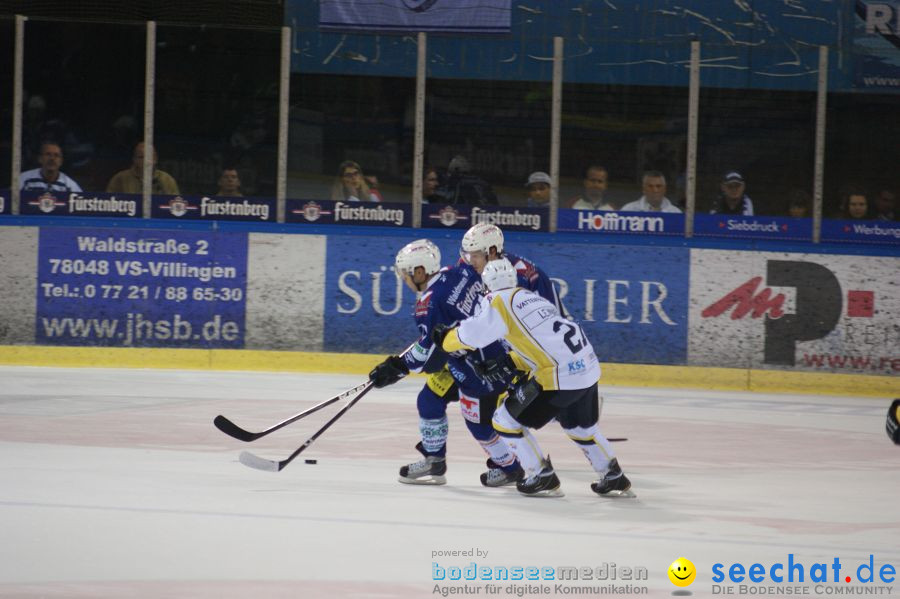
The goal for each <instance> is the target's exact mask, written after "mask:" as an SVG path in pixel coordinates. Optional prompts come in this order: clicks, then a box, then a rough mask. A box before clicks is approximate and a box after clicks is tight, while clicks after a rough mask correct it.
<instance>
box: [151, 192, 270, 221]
mask: <svg viewBox="0 0 900 599" xmlns="http://www.w3.org/2000/svg"><path fill="white" fill-rule="evenodd" d="M137 197H138V199H140V196H137ZM151 216H152V217H153V218H180V219H188V220H242V221H253V222H260V221H262V222H267V223H274V222H276V221H277V220H278V210H277V209H276V203H275V199H274V198H244V197H237V198H235V197H227V198H225V197H218V196H213V197H210V196H197V195H177V196H162V195H160V196H156V195H155V196H153V209H152V215H151Z"/></svg>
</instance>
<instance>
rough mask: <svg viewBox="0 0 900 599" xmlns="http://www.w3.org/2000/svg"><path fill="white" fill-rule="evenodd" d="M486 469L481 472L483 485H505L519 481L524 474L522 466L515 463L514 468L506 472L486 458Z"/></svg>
mask: <svg viewBox="0 0 900 599" xmlns="http://www.w3.org/2000/svg"><path fill="white" fill-rule="evenodd" d="M487 467H488V471H487V472H483V473H482V474H481V484H483V485H484V486H485V487H505V486H507V485H512V484H515V483H517V482H519V481H520V480H521V479H522V477H524V476H525V471H524V470H522V467H521V466H519V465H518V464H516V469H515V470H514V471H512V472H506V471H505V470H503V469H502V468H500V467H499V466H497V464H496V463H495V462H494V460H491V459H488V461H487Z"/></svg>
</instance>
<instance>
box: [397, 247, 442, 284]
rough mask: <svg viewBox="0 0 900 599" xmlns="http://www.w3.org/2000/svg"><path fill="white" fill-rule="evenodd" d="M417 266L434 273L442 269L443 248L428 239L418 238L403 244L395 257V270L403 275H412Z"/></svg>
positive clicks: (426, 271)
mask: <svg viewBox="0 0 900 599" xmlns="http://www.w3.org/2000/svg"><path fill="white" fill-rule="evenodd" d="M417 266H421V267H422V268H424V269H425V274H428V275H430V274H434V273H436V272H437V271H439V270H440V269H441V250H440V249H439V248H438V246H436V245H435V244H434V243H432V242H431V241H430V240H428V239H416V240H415V241H412V242H410V243H407V244H406V245H405V246H403V249H401V250H400V251H399V252H397V257H396V258H395V259H394V270H396V271H397V274H399V275H400V276H401V277H402V276H403V275H407V274H408V275H409V276H412V275H413V273H414V272H415V270H416V267H417Z"/></svg>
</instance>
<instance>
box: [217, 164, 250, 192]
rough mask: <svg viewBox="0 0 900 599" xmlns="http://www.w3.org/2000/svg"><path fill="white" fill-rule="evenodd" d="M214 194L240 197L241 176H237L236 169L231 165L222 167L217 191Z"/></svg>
mask: <svg viewBox="0 0 900 599" xmlns="http://www.w3.org/2000/svg"><path fill="white" fill-rule="evenodd" d="M216 196H218V197H223V198H240V197H243V196H244V194H242V193H241V178H240V177H239V176H238V172H237V169H236V168H234V167H233V166H226V167H225V168H223V169H222V174H221V175H220V176H219V191H217V192H216Z"/></svg>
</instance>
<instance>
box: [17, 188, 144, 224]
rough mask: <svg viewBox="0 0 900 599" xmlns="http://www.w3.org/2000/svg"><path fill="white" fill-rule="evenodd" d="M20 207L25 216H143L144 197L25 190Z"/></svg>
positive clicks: (22, 193)
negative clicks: (142, 198)
mask: <svg viewBox="0 0 900 599" xmlns="http://www.w3.org/2000/svg"><path fill="white" fill-rule="evenodd" d="M19 206H20V210H19V212H20V213H21V214H46V215H49V216H115V217H118V218H122V217H135V218H140V217H142V216H143V202H142V201H141V196H140V195H137V194H130V193H105V192H99V191H98V192H94V191H91V192H84V191H82V192H70V193H59V192H41V191H23V192H21V196H20V200H19Z"/></svg>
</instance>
